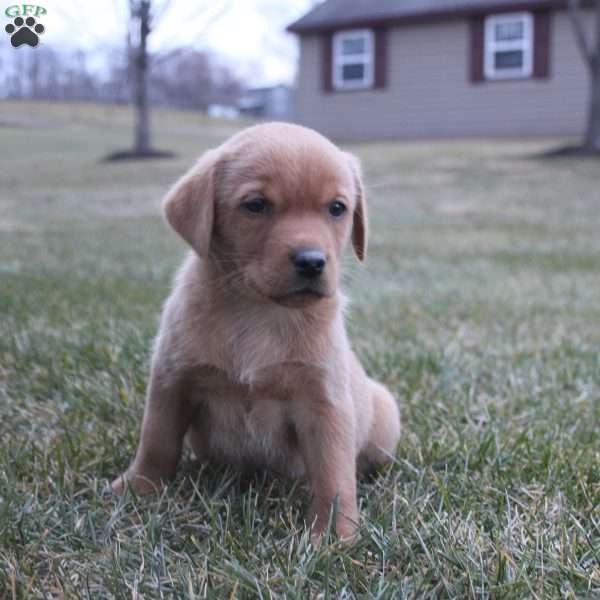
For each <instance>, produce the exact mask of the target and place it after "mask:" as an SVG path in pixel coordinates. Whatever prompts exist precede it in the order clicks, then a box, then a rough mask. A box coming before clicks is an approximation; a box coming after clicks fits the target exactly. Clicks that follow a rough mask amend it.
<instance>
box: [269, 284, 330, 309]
mask: <svg viewBox="0 0 600 600" xmlns="http://www.w3.org/2000/svg"><path fill="white" fill-rule="evenodd" d="M326 297H327V293H326V291H325V290H323V289H322V288H321V287H316V286H313V285H305V286H302V287H299V288H295V289H293V290H290V291H288V292H286V293H285V294H277V295H275V296H271V299H272V300H274V301H275V302H278V303H279V304H285V305H299V304H306V303H308V302H314V301H316V300H321V299H322V298H326Z"/></svg>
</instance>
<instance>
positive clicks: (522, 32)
mask: <svg viewBox="0 0 600 600" xmlns="http://www.w3.org/2000/svg"><path fill="white" fill-rule="evenodd" d="M484 66H485V76H486V79H506V78H514V77H531V75H532V73H533V17H532V16H531V13H510V14H503V15H490V16H489V17H487V18H486V20H485V60H484Z"/></svg>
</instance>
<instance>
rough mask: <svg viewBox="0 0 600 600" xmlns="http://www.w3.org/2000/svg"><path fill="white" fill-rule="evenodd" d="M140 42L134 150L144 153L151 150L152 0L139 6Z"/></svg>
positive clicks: (137, 65)
mask: <svg viewBox="0 0 600 600" xmlns="http://www.w3.org/2000/svg"><path fill="white" fill-rule="evenodd" d="M137 17H138V18H139V27H140V30H139V43H138V46H137V48H135V57H134V61H133V63H134V64H133V66H134V77H133V84H134V86H133V96H134V97H133V103H134V107H135V140H134V150H135V152H136V153H139V154H144V153H146V152H148V151H150V148H151V143H150V118H149V111H148V51H147V46H146V40H147V38H148V34H149V33H150V1H149V0H142V1H141V2H140V4H139V6H138V14H137Z"/></svg>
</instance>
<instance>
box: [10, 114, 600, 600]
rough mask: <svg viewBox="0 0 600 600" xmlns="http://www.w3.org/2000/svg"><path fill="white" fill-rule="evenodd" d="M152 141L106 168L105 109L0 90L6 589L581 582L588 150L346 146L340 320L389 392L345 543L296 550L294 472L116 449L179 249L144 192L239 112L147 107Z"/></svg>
mask: <svg viewBox="0 0 600 600" xmlns="http://www.w3.org/2000/svg"><path fill="white" fill-rule="evenodd" d="M155 121H156V138H157V146H159V147H160V148H164V149H173V150H176V151H177V152H178V154H179V158H177V159H176V160H172V161H159V162H140V163H137V164H101V163H100V158H101V157H102V156H103V155H104V154H106V153H108V152H109V151H112V150H115V149H121V148H124V147H126V146H127V144H128V142H129V136H130V131H129V119H128V117H127V113H126V111H125V110H121V109H119V110H117V109H112V108H97V107H91V106H87V107H86V106H81V105H79V106H77V105H73V106H65V105H42V104H26V103H22V104H20V105H19V104H9V103H2V104H0V124H3V125H0V146H1V147H2V148H3V153H2V161H1V163H0V597H1V598H49V597H67V598H71V597H94V598H141V597H144V598H159V597H164V598H199V597H209V598H228V597H231V598H254V597H258V598H275V597H289V598H307V597H322V598H353V597H358V598H404V597H405V598H433V597H436V598H468V597H472V598H490V597H491V598H525V597H528V598H529V597H531V598H563V597H564V598H586V597H589V598H593V597H599V595H600V439H599V438H600V276H599V275H600V235H599V233H598V232H599V231H600V185H599V181H600V163H598V161H593V160H575V159H554V160H552V161H541V160H538V159H534V158H531V156H532V155H534V154H535V153H538V152H540V151H541V150H543V149H544V148H546V147H547V146H548V145H549V144H550V145H551V144H552V142H551V141H465V142H446V143H442V144H433V143H406V144H400V143H398V144H396V143H385V144H368V145H361V146H353V147H350V148H349V149H350V150H352V151H354V152H356V153H357V154H358V155H360V156H361V158H362V159H363V161H364V165H365V170H366V173H367V184H368V189H369V202H370V214H371V245H370V256H369V260H368V262H367V265H366V267H365V268H359V267H358V266H356V265H355V264H354V262H353V261H352V259H351V258H350V257H349V258H348V264H349V267H350V268H349V272H348V276H347V287H348V289H349V292H350V295H351V297H352V299H353V304H352V310H351V312H350V316H349V328H350V332H351V335H352V338H353V340H354V343H355V347H356V350H357V352H358V353H359V355H360V357H361V359H362V360H363V362H364V363H365V365H366V367H367V369H368V371H369V372H370V373H371V374H372V375H373V376H376V377H378V378H380V379H382V380H383V381H385V382H386V383H387V384H388V385H389V386H390V387H391V389H392V390H393V391H394V393H395V394H396V396H397V397H398V399H399V401H400V403H401V410H402V417H403V421H404V431H403V438H402V442H401V445H400V447H399V449H398V454H397V461H396V463H395V464H394V465H393V466H392V467H391V468H389V469H388V470H387V471H385V472H384V473H382V474H381V476H380V477H379V478H376V479H374V480H372V481H366V482H361V484H360V490H359V492H360V510H361V515H362V530H361V538H360V541H359V542H358V543H357V544H356V545H355V546H353V547H346V546H344V545H342V544H340V543H339V542H338V541H336V540H335V539H331V540H329V541H328V542H327V543H325V544H323V546H322V547H321V548H319V549H314V548H312V547H311V546H310V545H309V542H308V539H307V536H306V534H305V532H304V528H303V522H302V516H303V514H304V510H305V507H306V503H307V490H306V488H305V487H304V486H303V485H301V484H295V485H294V484H292V483H290V482H285V481H280V480H277V479H272V478H270V477H268V476H257V477H243V476H240V475H239V474H237V473H235V472H233V471H230V470H227V469H224V468H221V467H218V466H211V467H208V468H205V469H203V470H201V471H200V472H198V470H197V469H195V468H194V466H193V465H191V464H190V463H189V462H186V463H184V465H183V467H182V469H181V472H180V475H179V476H178V478H177V480H176V481H175V482H174V484H173V485H172V486H171V487H170V488H169V489H168V490H166V491H165V492H164V493H163V494H162V495H161V496H160V497H159V498H156V497H155V498H143V499H138V498H134V497H131V496H126V497H124V498H116V497H114V496H113V495H112V494H110V493H109V492H108V491H107V484H108V481H109V480H110V479H111V478H112V477H113V476H114V475H116V474H118V473H119V472H120V471H121V470H122V469H123V468H124V467H126V465H127V464H128V461H129V460H130V459H131V457H132V455H133V453H134V451H135V446H136V441H137V435H138V430H139V425H140V418H141V414H142V407H143V396H144V389H145V384H146V378H147V364H148V354H149V348H150V344H151V340H152V337H153V335H154V333H155V331H156V326H157V318H158V315H159V311H160V306H161V303H162V301H163V300H164V299H165V297H166V295H167V294H168V291H169V285H170V280H171V277H172V273H173V270H174V269H175V268H176V266H177V264H178V263H179V261H180V259H181V257H182V255H183V254H184V252H185V248H184V245H183V244H182V243H181V242H180V241H179V240H178V239H177V238H176V236H175V235H174V234H173V233H171V232H170V231H169V230H168V229H167V227H166V226H165V225H164V224H163V221H162V219H161V217H160V214H159V202H160V197H161V195H162V194H163V193H164V191H165V190H166V189H167V187H168V185H169V184H170V183H171V182H172V181H173V180H174V179H175V178H176V177H177V176H178V175H179V174H181V173H182V172H183V171H184V170H185V169H186V168H187V167H188V166H189V165H190V164H191V162H192V161H193V159H194V158H195V157H196V156H197V155H198V154H199V153H200V152H201V151H202V150H203V149H205V148H207V147H209V146H210V145H213V144H215V143H217V142H219V141H220V140H222V139H224V137H226V136H227V135H228V134H230V133H231V132H233V130H234V129H235V127H237V125H232V124H228V123H214V122H212V123H211V122H208V121H206V120H205V119H203V118H201V117H198V116H196V115H193V114H177V113H156V115H155Z"/></svg>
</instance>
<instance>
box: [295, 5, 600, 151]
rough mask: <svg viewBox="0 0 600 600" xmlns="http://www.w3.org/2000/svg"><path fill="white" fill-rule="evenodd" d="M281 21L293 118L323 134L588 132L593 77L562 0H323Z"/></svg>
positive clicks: (588, 15) (369, 136) (590, 21)
mask: <svg viewBox="0 0 600 600" xmlns="http://www.w3.org/2000/svg"><path fill="white" fill-rule="evenodd" d="M585 20H586V21H587V25H589V26H590V28H591V27H593V25H594V21H595V19H594V18H593V15H592V12H591V11H589V13H588V12H586V15H585ZM288 30H289V31H292V32H295V33H296V34H298V35H299V37H300V65H299V71H298V78H297V91H296V98H295V108H296V120H297V121H298V122H299V123H302V124H304V125H307V126H309V127H313V128H315V129H317V130H319V131H321V132H322V133H324V134H325V135H328V136H330V137H333V138H336V139H341V140H361V139H377V138H379V139H385V138H420V137H450V136H452V137H461V136H534V135H556V136H565V135H566V136H570V135H578V134H580V133H581V132H582V130H583V127H584V122H585V114H586V110H587V100H588V93H589V92H588V90H589V82H588V75H587V71H586V67H585V65H584V61H583V59H582V57H581V56H580V55H579V51H578V47H577V44H576V41H575V36H574V34H573V31H572V26H571V23H570V19H569V15H568V13H567V11H566V2H565V1H564V0H563V1H561V0H326V1H325V2H323V3H322V4H318V5H317V6H315V7H314V8H313V9H312V10H311V11H310V12H309V13H308V14H306V15H305V16H304V17H302V18H301V19H299V20H298V21H296V22H294V23H292V24H291V25H290V26H289V27H288Z"/></svg>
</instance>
